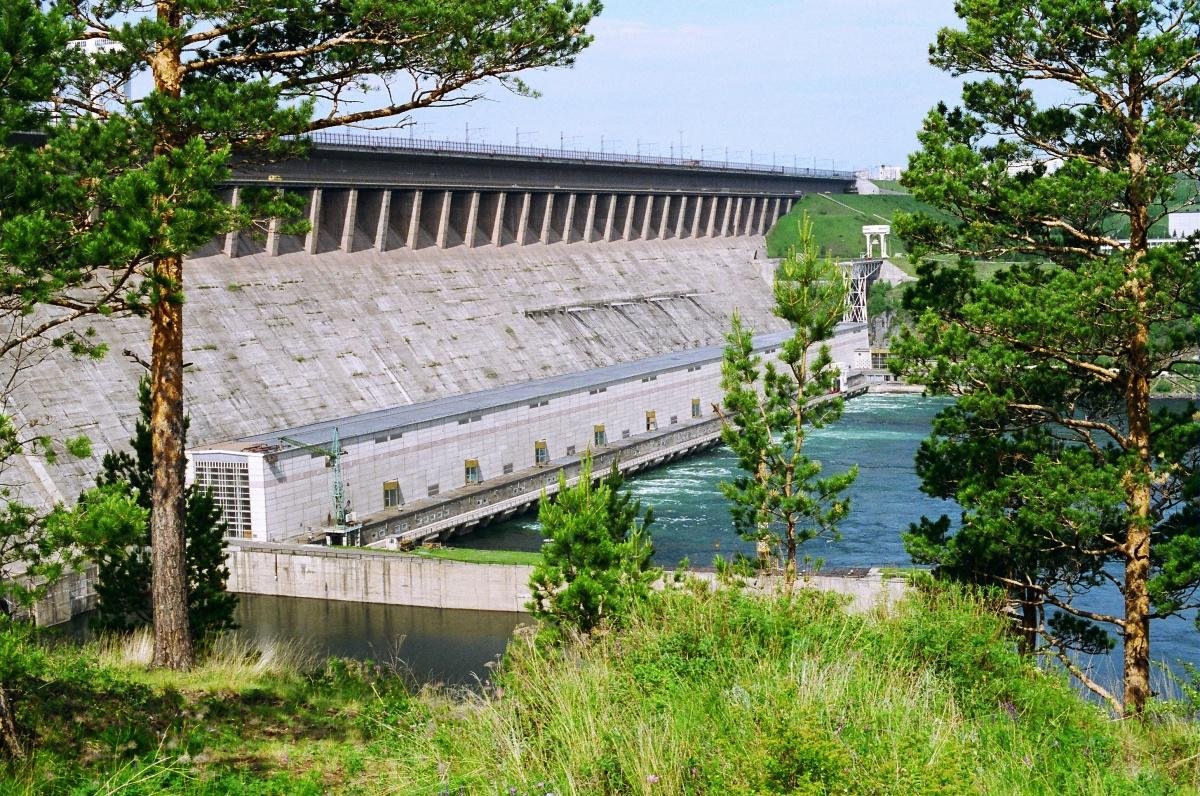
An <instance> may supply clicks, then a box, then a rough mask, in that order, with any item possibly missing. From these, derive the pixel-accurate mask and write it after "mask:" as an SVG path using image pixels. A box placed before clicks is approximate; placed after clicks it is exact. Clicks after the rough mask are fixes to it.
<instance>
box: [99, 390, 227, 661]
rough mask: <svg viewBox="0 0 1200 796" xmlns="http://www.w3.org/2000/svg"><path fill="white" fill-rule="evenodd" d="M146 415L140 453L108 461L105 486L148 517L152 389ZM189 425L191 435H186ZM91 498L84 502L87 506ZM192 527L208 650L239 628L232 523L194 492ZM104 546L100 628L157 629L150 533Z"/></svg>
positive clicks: (192, 565) (200, 626)
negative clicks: (228, 562)
mask: <svg viewBox="0 0 1200 796" xmlns="http://www.w3.org/2000/svg"><path fill="white" fill-rule="evenodd" d="M138 405H139V407H140V408H141V414H140V416H139V417H138V420H137V422H136V424H135V426H134V434H133V437H132V438H131V439H130V440H129V444H130V447H131V448H132V449H133V453H132V454H130V453H129V452H128V451H109V452H108V453H106V454H105V455H104V459H103V462H102V467H101V473H100V475H99V476H98V478H97V482H98V484H99V486H101V487H105V486H117V487H120V488H122V489H124V490H126V491H127V492H128V493H129V494H131V495H132V496H134V497H135V499H136V500H137V502H138V504H139V505H141V506H142V507H143V508H144V509H146V511H147V512H149V511H151V510H152V509H153V504H152V502H151V492H150V489H149V486H150V484H151V482H152V479H153V472H154V461H153V457H152V455H151V446H150V428H149V421H148V418H149V414H150V385H149V381H148V380H147V379H142V381H141V382H140V384H139V385H138ZM186 429H187V423H186V420H185V423H184V431H185V434H186ZM86 499H87V496H86V495H85V496H84V498H82V500H86ZM185 500H186V505H187V514H186V517H185V521H184V527H185V534H186V544H185V555H186V561H187V606H188V621H189V627H190V628H191V633H192V638H193V641H195V642H197V643H202V642H203V641H204V640H205V639H207V638H211V637H212V636H213V635H215V634H216V633H219V632H220V631H222V630H230V629H233V628H234V627H236V625H235V623H234V621H233V613H234V610H235V609H236V608H237V596H236V595H234V594H231V593H230V592H228V591H226V590H225V582H226V580H227V579H228V577H229V570H228V569H227V568H226V566H225V559H226V556H225V523H224V522H222V521H221V509H220V507H219V506H217V505H216V503H215V502H214V501H213V498H212V492H211V490H209V489H207V488H199V487H197V486H196V485H192V486H191V487H189V488H188V489H187V490H186V494H185ZM101 541H102V544H98V545H96V546H95V547H94V548H93V555H94V556H95V558H96V563H97V565H98V567H99V570H100V578H99V582H98V583H97V584H96V593H97V595H98V596H99V605H98V612H99V615H98V617H97V620H96V622H97V625H98V626H99V627H100V628H102V629H106V630H113V631H125V630H130V629H132V628H135V627H141V626H144V625H148V624H150V623H151V622H152V621H153V606H152V604H151V594H150V568H151V563H150V549H149V538H148V535H147V529H146V527H145V526H144V525H127V526H123V527H121V528H117V529H114V532H112V533H111V534H110V535H108V536H107V537H106V538H104V539H103V540H101Z"/></svg>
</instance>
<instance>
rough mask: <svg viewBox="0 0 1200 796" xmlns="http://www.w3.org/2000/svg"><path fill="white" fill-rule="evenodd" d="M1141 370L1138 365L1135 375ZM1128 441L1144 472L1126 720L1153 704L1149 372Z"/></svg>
mask: <svg viewBox="0 0 1200 796" xmlns="http://www.w3.org/2000/svg"><path fill="white" fill-rule="evenodd" d="M1138 337H1139V338H1140V339H1141V342H1142V344H1141V345H1135V346H1134V352H1133V355H1132V357H1131V358H1132V359H1134V360H1135V361H1137V360H1143V361H1144V360H1145V358H1146V352H1147V343H1148V338H1149V335H1148V332H1147V331H1146V330H1145V329H1142V330H1141V333H1140V334H1139V335H1138ZM1136 370H1137V368H1136V365H1135V372H1136ZM1127 400H1128V406H1127V410H1128V413H1129V436H1130V440H1131V442H1132V443H1133V446H1134V451H1135V452H1136V453H1137V454H1138V462H1139V464H1140V467H1139V468H1138V471H1137V472H1134V473H1130V474H1129V476H1128V477H1129V478H1130V480H1131V482H1132V483H1131V484H1130V494H1129V512H1130V515H1131V516H1130V520H1129V528H1128V530H1127V532H1126V540H1125V624H1124V641H1125V667H1124V668H1125V699H1124V702H1125V715H1126V716H1140V715H1142V712H1143V710H1144V709H1145V707H1146V700H1148V699H1149V698H1150V593H1149V589H1148V586H1149V578H1150V476H1151V473H1150V464H1149V462H1150V383H1149V379H1148V378H1147V377H1146V375H1145V374H1144V372H1142V373H1140V374H1139V375H1137V376H1135V377H1134V378H1133V379H1131V383H1130V387H1129V389H1128V392H1127Z"/></svg>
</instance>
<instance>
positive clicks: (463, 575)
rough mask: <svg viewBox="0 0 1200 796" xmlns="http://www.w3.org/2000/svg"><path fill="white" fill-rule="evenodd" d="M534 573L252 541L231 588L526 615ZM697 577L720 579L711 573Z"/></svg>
mask: <svg viewBox="0 0 1200 796" xmlns="http://www.w3.org/2000/svg"><path fill="white" fill-rule="evenodd" d="M532 569H533V568H532V567H529V566H519V565H514V564H468V563H464V562H461V561H448V560H445V559H432V558H424V557H420V556H414V555H405V554H402V553H385V552H377V551H371V550H363V549H354V548H339V549H330V548H323V547H317V546H312V545H291V544H276V543H266V542H252V543H251V542H246V543H234V544H233V545H232V546H231V547H230V550H229V570H230V579H229V590H230V591H234V592H243V593H246V594H265V595H271V596H276V597H308V598H313V599H322V600H342V601H348V602H369V603H379V604H384V605H415V606H422V607H428V608H466V609H473V610H477V611H522V610H524V606H525V603H526V602H527V601H528V600H529V575H530V573H531V572H532ZM692 574H693V575H695V576H696V577H699V578H702V579H705V580H708V581H710V582H713V583H715V582H716V575H715V574H714V573H712V572H695V573H692ZM801 584H802V586H804V587H808V588H815V589H820V590H822V591H828V592H833V593H837V594H843V595H846V596H847V597H848V598H849V600H850V607H851V610H855V611H867V610H870V609H871V608H873V607H875V606H877V605H880V604H885V605H890V604H892V603H894V602H895V601H896V600H898V599H900V598H901V597H902V596H903V594H904V591H905V584H904V582H903V581H900V580H895V579H889V578H884V577H883V575H882V573H881V571H880V570H878V569H870V570H857V571H855V572H854V573H853V574H842V575H838V574H825V575H812V576H808V577H805V578H804V579H803V580H802V581H801ZM747 585H748V586H749V587H750V588H751V589H756V590H760V591H769V590H774V589H776V588H778V583H777V582H774V581H771V582H761V583H759V582H753V581H752V582H750V583H748V584H747Z"/></svg>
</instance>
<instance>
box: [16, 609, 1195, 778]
mask: <svg viewBox="0 0 1200 796" xmlns="http://www.w3.org/2000/svg"><path fill="white" fill-rule="evenodd" d="M133 647H134V648H133V649H129V648H128V645H124V644H111V643H110V644H108V645H105V646H104V647H103V648H96V647H92V648H89V649H85V650H83V651H78V650H75V649H72V648H58V649H52V650H49V651H47V652H44V653H42V654H43V655H44V656H46V660H45V661H43V662H42V665H39V666H38V667H36V669H34V670H33V671H31V672H30V673H28V674H27V676H25V677H24V678H18V679H12V678H9V679H8V680H7V682H6V686H7V687H8V688H9V689H10V692H11V693H12V694H13V696H14V697H15V698H16V704H17V711H18V718H19V721H20V723H21V725H22V727H24V728H25V729H26V731H27V732H29V733H30V734H31V735H32V736H33V737H35V738H36V739H37V751H36V753H35V755H34V756H33V757H32V759H31V760H30V761H29V762H28V763H26V764H23V765H18V766H16V767H13V768H10V769H9V770H8V771H7V772H5V773H4V774H3V776H2V777H0V793H30V794H32V793H39V794H40V793H48V794H57V793H64V794H66V793H71V794H91V793H118V792H119V793H124V794H130V795H131V796H132V795H134V794H152V793H188V794H226V793H228V794H294V793H295V794H309V793H311V794H319V793H355V794H375V793H404V794H417V795H420V794H428V795H429V796H435V795H437V794H442V793H452V794H458V793H466V794H476V793H479V794H507V793H520V794H534V793H536V794H545V793H555V794H607V793H620V794H626V793H629V794H685V793H686V794H766V793H801V794H817V793H850V794H937V793H945V794H964V793H968V794H969V793H978V794H990V793H1003V794H1021V793H1036V794H1043V793H1044V794H1051V793H1070V794H1137V793H1147V794H1169V793H1195V792H1196V791H1197V789H1198V788H1200V758H1198V757H1197V755H1196V750H1197V749H1200V730H1198V728H1197V725H1196V724H1195V723H1194V719H1195V714H1194V711H1195V710H1196V707H1197V706H1194V705H1193V706H1191V707H1190V708H1188V709H1187V710H1190V711H1193V712H1192V714H1191V715H1190V716H1188V715H1187V714H1186V711H1184V710H1182V709H1174V710H1168V709H1166V708H1165V707H1161V706H1156V708H1155V713H1154V715H1153V718H1152V720H1151V721H1149V722H1148V723H1146V724H1145V725H1142V724H1137V723H1119V722H1113V721H1111V720H1110V719H1109V718H1108V716H1107V715H1106V714H1105V713H1104V712H1103V711H1102V710H1101V709H1100V708H1099V707H1097V706H1095V705H1092V704H1089V703H1086V702H1084V701H1082V700H1081V699H1080V698H1079V697H1078V696H1077V695H1076V694H1075V693H1074V691H1073V690H1072V689H1071V688H1070V687H1069V686H1068V685H1067V684H1066V683H1065V682H1064V681H1063V680H1062V679H1061V678H1060V677H1059V676H1058V675H1057V674H1053V673H1045V672H1042V671H1039V670H1038V669H1037V668H1036V667H1034V666H1033V665H1032V664H1031V663H1029V662H1028V661H1026V660H1023V659H1021V658H1020V657H1019V656H1017V655H1016V654H1015V653H1014V652H1013V645H1012V642H1011V639H1009V638H1008V637H1007V636H1006V635H1005V627H1004V624H1003V623H1002V621H1001V620H999V619H998V618H996V617H995V616H994V615H992V614H990V613H988V612H987V611H986V610H985V608H984V607H983V606H981V605H980V604H979V603H978V602H976V601H974V600H971V599H968V598H965V597H963V596H961V595H958V594H956V593H953V592H950V593H947V592H938V593H933V594H927V595H918V596H916V597H914V598H912V599H909V600H907V601H906V602H904V603H902V604H901V605H900V606H898V607H897V608H896V609H895V610H894V611H893V612H892V613H890V614H884V613H876V614H870V615H853V614H849V613H846V612H845V611H844V610H843V608H842V603H841V602H840V601H839V600H838V599H837V598H834V597H830V596H828V595H823V594H818V593H815V592H807V591H801V592H799V593H797V594H796V595H795V596H793V597H792V598H791V599H786V598H778V599H768V598H762V597H753V596H747V595H743V594H741V593H737V592H734V591H730V590H723V591H720V592H716V593H713V592H710V591H709V590H708V588H707V587H704V586H699V587H695V588H690V587H689V588H685V589H683V590H677V591H671V592H668V593H664V594H656V595H654V596H653V597H652V598H651V599H650V600H649V602H648V603H647V604H646V605H645V606H644V607H643V608H642V610H641V611H640V613H639V614H638V615H637V616H636V617H635V618H634V621H633V622H632V623H631V626H630V627H629V628H628V629H626V630H623V631H620V632H608V633H602V634H600V635H598V636H596V637H594V638H593V639H591V640H590V641H587V642H582V643H576V644H573V645H571V646H570V647H568V648H567V649H564V650H558V649H553V648H546V647H542V646H538V645H536V644H535V643H534V642H533V640H532V637H531V636H530V635H527V634H520V635H518V637H517V638H516V639H515V640H514V641H513V642H512V643H511V644H510V648H509V652H508V655H507V656H506V659H505V662H504V664H503V666H502V668H501V669H500V670H499V671H498V672H497V673H496V674H495V682H485V683H484V684H483V689H482V692H479V691H475V692H433V691H424V692H421V693H417V694H413V693H412V692H411V691H409V690H408V689H407V688H406V687H405V683H404V679H403V678H401V677H399V676H397V675H396V674H394V673H392V672H391V671H389V670H388V669H386V668H380V667H378V666H374V665H369V664H357V663H352V662H338V661H333V662H330V663H329V664H326V665H323V666H316V667H314V666H313V665H312V662H311V660H310V659H308V658H306V657H305V656H304V655H302V654H299V655H298V654H295V653H294V652H293V653H286V654H276V653H272V652H270V650H269V645H268V646H267V647H263V648H257V647H253V646H243V647H240V648H238V647H236V646H230V647H227V648H225V649H223V650H222V651H219V652H218V653H217V654H216V655H214V656H213V657H211V658H210V659H209V660H208V661H207V662H206V663H205V665H204V666H202V667H201V668H200V669H198V670H197V671H196V672H193V673H189V674H173V673H165V672H148V671H146V669H145V668H144V665H143V664H142V663H139V659H140V655H141V654H142V652H140V651H139V650H138V649H137V645H136V644H134V645H133ZM264 658H269V659H270V662H268V663H263V662H262V661H263V660H264ZM222 672H223V673H222ZM510 789H511V790H510Z"/></svg>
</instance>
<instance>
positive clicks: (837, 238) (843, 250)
mask: <svg viewBox="0 0 1200 796" xmlns="http://www.w3.org/2000/svg"><path fill="white" fill-rule="evenodd" d="M917 210H924V211H926V212H929V213H933V212H934V211H933V210H932V209H931V208H930V207H929V206H928V205H925V204H923V203H921V202H918V201H917V200H916V199H914V198H913V197H911V196H885V195H879V196H857V195H855V194H809V195H807V196H805V197H803V198H802V199H801V200H800V201H799V202H797V203H796V204H795V205H793V206H792V210H791V212H790V213H789V214H788V215H786V216H784V217H783V218H781V219H780V220H779V222H778V223H777V224H775V226H774V227H773V228H772V229H771V230H770V232H768V233H767V253H768V254H769V255H770V256H772V257H781V256H783V254H784V253H786V252H787V249H788V247H789V246H794V245H796V243H797V242H798V241H797V238H798V232H797V220H798V219H799V218H800V216H801V214H802V213H808V216H809V218H810V219H812V223H813V233H814V234H815V236H816V240H817V243H818V245H820V246H821V248H822V250H824V251H826V252H828V253H830V254H831V255H833V256H834V257H837V258H850V257H858V256H859V255H860V254H862V252H863V246H864V244H865V241H864V240H863V236H862V228H863V226H864V225H866V224H890V223H891V222H892V217H893V216H894V215H895V214H896V213H897V212H904V213H912V212H916V211H917ZM888 245H889V247H890V248H892V250H894V251H903V250H904V247H903V243H902V242H901V241H900V239H899V238H897V237H895V236H892V237H891V238H890V239H889V243H888Z"/></svg>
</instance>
